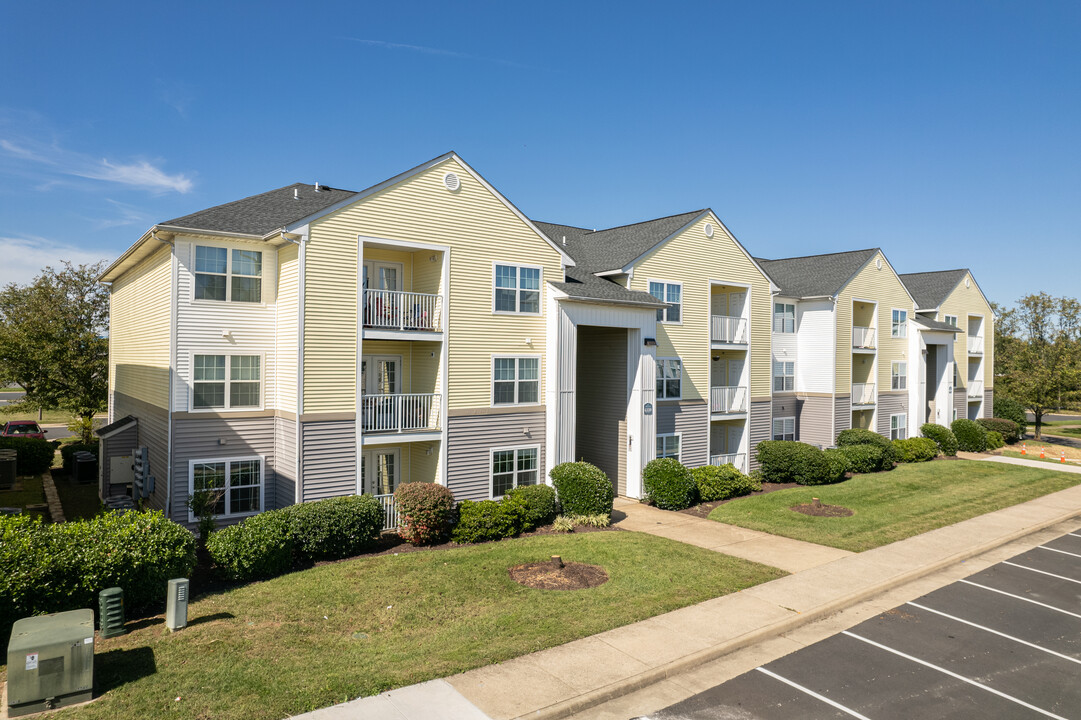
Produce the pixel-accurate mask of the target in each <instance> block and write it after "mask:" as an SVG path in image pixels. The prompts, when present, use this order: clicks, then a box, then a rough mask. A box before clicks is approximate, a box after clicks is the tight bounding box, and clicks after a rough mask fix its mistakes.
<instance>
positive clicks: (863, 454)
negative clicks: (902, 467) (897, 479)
mask: <svg viewBox="0 0 1081 720" xmlns="http://www.w3.org/2000/svg"><path fill="white" fill-rule="evenodd" d="M836 449H837V450H838V451H839V452H840V453H841V454H842V455H844V457H845V459H846V460H848V471H849V472H852V473H858V474H866V473H874V472H881V471H883V470H890V469H892V468H893V461H892V459H890V458H892V457H893V449H892V448H891V449H890V452H889V453H888V454H887V453H886V452H885V451H884V450H883V449H882V447H881V446H880V445H845V446H843V447H839V448H836Z"/></svg>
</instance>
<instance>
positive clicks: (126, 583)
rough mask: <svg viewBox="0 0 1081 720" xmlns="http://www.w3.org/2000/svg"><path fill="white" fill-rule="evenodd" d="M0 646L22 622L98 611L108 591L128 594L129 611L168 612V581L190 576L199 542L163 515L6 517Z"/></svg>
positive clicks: (0, 548) (0, 519)
mask: <svg viewBox="0 0 1081 720" xmlns="http://www.w3.org/2000/svg"><path fill="white" fill-rule="evenodd" d="M0 567H2V568H3V572H0V643H5V644H6V642H7V638H8V634H9V630H10V626H11V623H13V622H14V621H15V620H17V619H19V618H22V617H29V616H31V615H39V614H42V613H54V612H62V611H64V610H76V609H78V608H84V607H93V608H96V607H97V605H98V593H99V592H101V591H102V590H104V589H105V588H110V587H117V586H119V587H122V588H124V604H125V605H126V606H127V607H128V608H130V609H131V610H144V609H161V608H163V607H164V602H165V593H166V583H167V582H168V580H169V579H170V578H175V577H189V576H190V574H191V571H192V569H193V568H194V567H195V537H194V536H193V535H192V534H191V533H190V532H189V531H188V530H186V529H185V528H184V527H183V526H181V525H178V524H176V523H175V522H173V521H171V520H168V519H166V518H165V516H164V515H163V514H162V513H161V512H160V511H159V512H134V511H131V512H125V513H117V512H106V513H103V514H101V515H98V516H96V517H94V518H91V519H89V520H72V521H70V522H66V523H52V524H46V523H42V522H41V521H40V520H39V519H37V518H31V517H30V516H29V515H13V516H6V515H5V516H0Z"/></svg>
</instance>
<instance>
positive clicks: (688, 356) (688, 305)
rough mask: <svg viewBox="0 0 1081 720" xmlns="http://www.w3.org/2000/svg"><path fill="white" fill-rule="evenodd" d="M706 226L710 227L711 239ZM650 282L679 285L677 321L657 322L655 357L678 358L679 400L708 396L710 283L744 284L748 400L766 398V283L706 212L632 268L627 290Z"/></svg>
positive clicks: (768, 327)
mask: <svg viewBox="0 0 1081 720" xmlns="http://www.w3.org/2000/svg"><path fill="white" fill-rule="evenodd" d="M706 223H710V224H712V225H713V228H714V230H713V237H712V238H709V237H706V233H705V230H704V227H705V225H706ZM650 280H663V281H666V282H678V283H682V284H683V296H682V297H683V308H682V315H681V317H682V318H683V323H682V324H681V325H678V324H673V323H661V322H658V323H657V357H679V358H682V360H683V391H682V394H683V399H685V400H691V399H707V398H709V383H710V374H709V373H710V370H709V359H710V287H711V285H710V283H711V282H717V283H722V284H726V283H730V284H735V285H749V286H750V288H749V289H748V293H749V294H748V302H749V303H750V313H749V315H750V331H751V345H750V355H751V357H750V363H751V373H750V378H751V380H750V382H751V396H752V397H763V396H769V394H770V382H771V380H770V320H771V317H772V316H771V314H770V290H769V281H768V280H766V278H765V276H764V275H762V273H761V272H759V271H758V268H757V267H755V265H754V263H753V262H751V260H750V259H749V258H748V257H747V255H746V254H745V253H744V252H743V251H742V250H741V249H740V247H739V246H738V245H737V244H736V242H735V241H734V240H733V239H732V238H731V237H729V236H728V234H727V233H725V231H724V228H723V227H722V226H721V224H720V222H719V221H718V220H717V218H716V217H714V216H713V215H712V214H706V215H705V216H703V217H702V218H700V219H699V220H698V221H697V222H695V223H694V225H692V226H691V227H688V228H687V229H685V230H684V231H683V232H682V233H680V234H679V235H678V236H677V237H674V238H672V239H671V240H669V241H668V242H667V243H665V244H664V245H662V246H661V247H660V248H658V249H657V250H655V251H654V252H653V253H652V254H650V255H649V256H647V257H646V258H645V259H644V260H642V261H640V262H639V263H638V264H637V265H635V267H634V277H633V278H632V279H631V280H630V282H629V287H630V289H631V290H641V291H643V292H649V281H650Z"/></svg>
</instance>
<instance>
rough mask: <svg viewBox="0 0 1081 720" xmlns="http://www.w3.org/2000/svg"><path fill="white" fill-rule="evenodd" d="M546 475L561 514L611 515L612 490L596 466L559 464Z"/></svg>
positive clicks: (613, 498) (605, 477)
mask: <svg viewBox="0 0 1081 720" xmlns="http://www.w3.org/2000/svg"><path fill="white" fill-rule="evenodd" d="M548 475H549V476H550V477H551V478H552V485H553V486H554V487H555V489H556V494H557V495H558V496H559V504H560V506H561V507H562V509H563V513H564V514H565V515H600V514H601V513H604V514H605V515H608V516H611V515H612V502H613V501H614V500H615V490H614V489H613V488H612V481H611V480H609V479H608V476H607V475H605V474H604V471H602V470H601V469H600V468H598V467H597V466H596V465H590V464H589V463H587V462H566V463H560V464H559V465H556V466H555V467H554V468H552V470H551V471H550V472H549V473H548Z"/></svg>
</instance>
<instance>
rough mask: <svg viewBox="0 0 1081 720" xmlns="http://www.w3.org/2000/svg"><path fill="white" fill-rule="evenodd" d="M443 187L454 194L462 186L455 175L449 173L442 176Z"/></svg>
mask: <svg viewBox="0 0 1081 720" xmlns="http://www.w3.org/2000/svg"><path fill="white" fill-rule="evenodd" d="M443 185H444V186H445V187H446V188H447V190H450V191H451V192H454V191H455V190H457V189H458V188H460V187H461V186H462V181H461V180H459V179H458V176H457V175H455V174H454V173H452V172H449V173H447V174H446V175H444V176H443Z"/></svg>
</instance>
